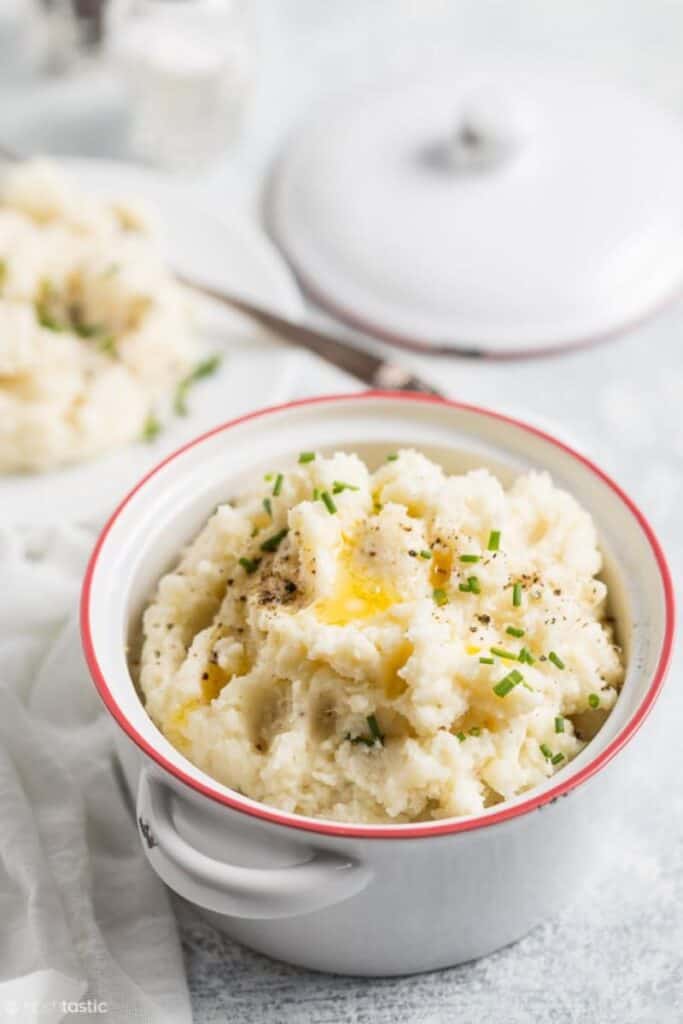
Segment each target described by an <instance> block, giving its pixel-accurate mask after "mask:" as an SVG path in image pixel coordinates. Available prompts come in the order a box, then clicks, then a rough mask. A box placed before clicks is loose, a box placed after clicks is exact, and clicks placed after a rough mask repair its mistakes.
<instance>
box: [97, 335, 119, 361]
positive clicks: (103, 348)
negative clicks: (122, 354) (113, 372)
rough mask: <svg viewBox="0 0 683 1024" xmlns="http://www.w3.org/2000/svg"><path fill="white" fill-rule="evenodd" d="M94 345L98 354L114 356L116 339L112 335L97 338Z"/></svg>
mask: <svg viewBox="0 0 683 1024" xmlns="http://www.w3.org/2000/svg"><path fill="white" fill-rule="evenodd" d="M96 345H97V348H98V349H99V350H100V352H104V353H105V355H108V356H115V355H116V338H115V337H114V335H113V334H106V335H105V336H104V338H98V340H97V342H96Z"/></svg>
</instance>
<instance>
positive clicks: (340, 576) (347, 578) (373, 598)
mask: <svg viewBox="0 0 683 1024" xmlns="http://www.w3.org/2000/svg"><path fill="white" fill-rule="evenodd" d="M352 555H353V548H352V547H351V546H350V545H348V544H346V545H345V546H344V548H343V550H342V553H341V555H340V556H339V561H338V563H337V576H336V579H335V583H334V588H333V590H332V593H331V594H330V595H329V597H324V598H321V599H320V600H319V601H317V602H316V605H315V612H316V615H317V617H318V619H319V620H320V621H321V622H324V623H325V624H326V625H328V626H346V625H348V624H349V623H350V622H356V621H357V620H358V619H369V618H371V617H372V616H373V615H377V614H379V613H380V612H385V611H387V609H388V608H391V607H392V605H395V604H398V603H399V601H400V600H401V595H400V594H399V593H398V591H397V590H396V588H395V587H393V586H392V585H391V584H390V583H387V582H386V581H384V580H381V579H380V578H378V577H376V576H370V575H368V574H366V573H363V572H361V571H360V570H359V569H358V568H356V566H354V564H353V557H352Z"/></svg>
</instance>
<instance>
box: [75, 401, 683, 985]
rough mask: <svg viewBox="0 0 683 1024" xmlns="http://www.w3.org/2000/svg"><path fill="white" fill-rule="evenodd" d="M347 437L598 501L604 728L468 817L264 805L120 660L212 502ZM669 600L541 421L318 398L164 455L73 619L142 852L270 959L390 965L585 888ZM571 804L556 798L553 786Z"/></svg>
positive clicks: (484, 933)
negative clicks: (615, 661)
mask: <svg viewBox="0 0 683 1024" xmlns="http://www.w3.org/2000/svg"><path fill="white" fill-rule="evenodd" d="M314 446H315V447H316V448H318V449H321V450H323V451H333V450H338V449H347V450H353V451H357V452H359V453H360V454H361V455H362V456H364V457H365V458H367V459H368V460H369V461H370V462H371V463H372V462H374V461H379V460H381V459H382V458H383V457H384V456H385V455H386V453H387V452H389V451H392V450H394V449H396V448H397V447H401V446H415V447H418V448H420V449H421V450H422V451H423V452H425V453H426V454H427V455H428V456H431V457H432V458H434V459H436V460H437V461H439V462H440V463H441V464H442V465H443V466H444V467H445V469H447V470H449V471H456V470H462V469H466V468H469V467H473V466H480V465H486V466H489V467H490V468H491V469H492V470H494V471H495V472H496V473H497V474H498V475H499V476H500V477H501V479H503V481H506V480H511V479H512V478H513V477H514V476H515V475H517V474H518V473H520V472H522V471H524V470H526V469H529V468H531V467H534V468H543V469H548V470H549V471H550V472H551V473H552V475H553V477H554V479H555V481H556V482H557V483H558V484H559V485H560V486H562V487H565V488H567V489H568V490H570V491H571V492H572V493H573V494H574V495H575V496H576V497H577V499H578V500H579V501H580V502H581V503H582V504H583V505H584V506H585V507H586V508H587V509H588V510H589V511H590V513H591V515H592V516H593V518H594V520H595V522H596V524H597V527H598V530H599V534H600V543H601V547H602V550H603V552H604V555H605V572H604V575H605V578H606V579H607V581H608V584H609V587H610V592H611V599H612V608H613V612H614V614H615V616H616V618H617V622H618V630H619V639H620V642H621V643H622V644H623V646H624V649H625V652H626V658H627V673H626V679H625V682H624V686H623V690H622V692H621V695H620V697H619V700H618V701H617V704H616V706H615V708H614V710H613V711H612V713H611V715H610V716H609V718H608V719H607V721H606V723H605V725H604V727H603V728H602V730H601V731H600V733H599V734H598V736H597V737H596V738H595V739H594V740H593V741H592V742H591V743H590V744H588V746H587V747H586V748H585V749H584V750H583V751H582V752H581V754H580V755H579V756H578V757H577V758H576V759H575V760H574V761H572V762H571V764H570V765H568V766H567V767H566V768H564V769H563V770H562V771H560V772H559V773H558V774H557V775H555V776H554V778H552V779H549V780H548V782H547V783H546V784H544V785H543V786H540V787H538V788H537V789H535V790H533V791H532V792H530V793H527V794H524V795H523V796H520V797H518V798H517V799H515V800H511V801H509V802H507V803H505V804H503V805H499V806H498V807H494V808H492V809H491V810H489V811H487V812H485V813H483V814H481V815H477V816H472V817H464V818H455V819H449V820H442V821H435V822H424V823H419V824H404V825H388V826H377V825H349V824H340V823H338V822H333V821H323V820H316V819H313V818H304V817H301V816H298V815H292V814H286V813H284V812H282V811H278V810H275V809H273V808H270V807H267V806H265V805H264V804H259V803H256V802H255V801H253V800H249V799H248V798H246V797H244V796H241V795H239V794H237V793H235V792H234V791H232V790H230V789H228V788H227V787H225V786H222V785H220V784H219V783H217V782H215V781H214V780H213V779H211V778H210V777H209V776H207V775H205V774H204V773H203V772H201V771H200V770H199V769H198V768H195V767H194V766H193V765H192V764H190V762H188V761H187V760H186V759H185V758H184V757H183V756H182V755H181V754H180V753H178V751H177V750H175V749H174V748H173V747H172V746H171V745H170V743H169V742H168V741H167V740H166V739H165V738H164V736H162V735H161V733H160V732H159V731H158V729H157V728H156V727H155V726H154V725H153V723H152V721H151V720H150V719H149V718H148V716H147V714H146V713H145V710H144V707H143V705H142V703H141V701H140V699H139V697H138V695H137V693H136V690H135V687H134V685H133V682H132V680H131V677H130V674H129V671H128V666H127V662H126V647H127V644H128V643H129V640H130V639H131V637H132V636H133V634H134V632H135V630H136V627H137V624H138V622H139V616H140V613H141V610H142V608H143V607H144V604H145V602H146V600H147V599H148V598H149V596H150V595H151V593H152V591H153V589H154V587H155V584H156V582H157V580H158V579H159V577H160V576H161V575H162V574H163V573H164V572H165V571H166V570H167V569H168V568H169V567H170V566H171V564H172V563H173V561H174V559H175V558H176V556H177V554H178V552H179V550H180V548H181V547H182V545H183V544H184V543H185V542H186V541H187V540H189V539H190V538H191V537H192V536H193V535H194V534H195V533H196V532H197V531H198V530H199V528H200V527H201V526H202V525H203V523H204V522H205V520H206V519H207V517H208V515H209V513H210V512H211V510H212V509H213V507H214V506H215V505H216V504H217V503H218V502H219V501H222V500H225V499H227V498H229V497H232V496H234V495H236V494H238V493H239V492H240V490H241V487H242V484H243V482H244V481H245V480H246V479H247V478H249V477H251V476H253V474H254V473H262V472H265V471H268V470H270V469H272V467H273V466H282V465H283V464H285V463H286V461H287V460H292V461H293V460H294V459H295V458H296V455H297V453H298V452H299V451H301V450H304V449H306V450H307V449H309V448H311V447H314ZM673 619H674V601H673V590H672V585H671V579H670V576H669V572H668V569H667V566H666V562H665V559H664V556H663V554H662V552H661V549H660V547H659V544H658V543H657V540H656V538H655V537H654V535H653V533H652V530H651V529H650V527H649V526H648V524H647V522H646V521H645V519H644V518H643V516H642V515H641V513H640V512H639V511H638V509H637V508H636V507H635V506H634V505H633V503H632V502H631V501H630V500H629V499H628V498H627V497H626V495H625V494H624V493H623V492H622V491H621V490H620V489H619V487H618V486H617V485H616V484H615V483H613V482H612V481H611V480H610V479H609V478H608V477H607V476H605V474H604V473H602V472H601V471H600V470H599V469H598V468H597V467H596V466H594V465H593V464H592V463H590V462H589V461H588V460H587V459H586V458H585V457H584V456H582V455H580V454H578V453H577V452H575V451H572V450H571V449H570V448H568V447H567V446H566V445H564V444H562V443H561V442H559V441H557V440H554V439H553V438H552V437H550V436H548V435H547V434H544V433H543V432H542V431H540V430H538V429H536V428H534V427H530V426H528V425H525V424H523V423H520V422H517V421H515V420H513V419H510V418H508V417H504V416H500V415H498V414H496V413H493V412H489V411H486V410H483V409H477V408H473V407H471V406H466V405H460V404H457V403H450V402H442V401H439V400H434V399H431V398H424V397H421V396H420V397H418V396H412V395H404V394H402V395H398V394H387V393H373V394H365V395H347V396H340V397H326V398H320V399H312V400H308V401H303V402H296V403H293V404H291V405H287V406H281V407H279V408H274V409H266V410H264V411H262V412H257V413H254V414H252V415H250V416H246V417H243V418H242V419H239V420H235V421H233V422H232V423H227V424H225V426H222V427H218V428H217V429H216V430H213V431H211V432H210V433H208V434H205V435H204V436H203V437H200V438H198V439H197V440H196V441H194V442H192V443H191V444H189V445H187V446H186V447H185V448H182V449H181V450H180V451H178V452H176V453H175V454H174V455H171V456H170V457H169V458H168V459H166V460H165V461H164V462H162V463H161V465H160V466H158V467H157V468H156V469H155V470H153V471H152V472H151V473H150V474H149V475H148V476H146V477H145V478H144V480H142V482H141V483H140V484H139V485H138V486H137V487H136V488H135V490H134V491H132V492H131V494H129V495H128V497H127V498H126V499H125V500H124V501H123V502H122V504H121V505H120V507H119V508H118V509H117V511H116V512H115V513H114V515H113V516H112V518H111V520H110V521H109V523H108V524H107V526H106V527H105V529H104V530H103V532H102V534H101V536H100V538H99V541H98V543H97V546H96V548H95V551H94V553H93V556H92V559H91V562H90V565H89V568H88V571H87V575H86V578H85V582H84V587H83V596H82V632H83V643H84V647H85V652H86V657H87V659H88V663H89V666H90V670H91V672H92V676H93V679H94V681H95V685H96V686H97V688H98V690H99V692H100V695H101V697H102V699H103V701H104V703H105V704H106V706H107V708H108V709H109V711H110V712H111V715H112V717H113V718H114V719H115V720H116V722H117V723H118V725H119V726H120V730H121V731H119V733H118V735H119V739H120V743H119V748H120V751H121V755H122V758H123V763H124V767H125V770H126V773H127V776H128V779H129V782H130V784H131V785H132V786H135V787H136V788H137V801H138V809H137V817H138V826H139V829H140V835H141V839H142V842H143V845H144V848H145V851H146V853H147V856H148V857H149V860H150V863H151V864H152V866H153V867H154V869H155V870H156V871H157V873H158V874H159V875H160V876H161V878H163V879H164V881H165V882H166V883H167V884H168V885H169V886H170V887H171V888H172V889H175V890H176V891H177V892H179V893H181V894H182V895H183V896H185V897H186V898H187V899H188V900H190V901H192V902H193V903H195V904H196V905H197V906H198V907H200V908H202V910H203V911H204V912H205V913H207V914H208V915H209V916H210V917H211V919H212V920H213V921H214V923H216V924H217V925H218V926H219V927H221V928H223V929H224V930H225V931H227V932H228V933H229V934H230V935H232V936H233V937H235V938H237V939H239V940H240V941H243V942H244V943H245V944H247V945H248V946H251V947H253V948H254V949H257V950H260V951H261V952H264V953H266V954H269V955H270V956H274V957H277V958H280V959H283V960H289V961H291V962H293V963H297V964H302V965H305V966H307V967H312V968H316V969H320V970H326V971H335V972H339V973H351V974H369V975H389V974H402V973H407V972H411V971H423V970H429V969H433V968H437V967H443V966H446V965H450V964H456V963H460V962H461V961H464V960H468V959H471V958H473V957H477V956H481V955H482V954H485V953H489V952H491V951H492V950H494V949H497V948H498V947H500V946H502V945H504V944H506V943H508V942H511V941H513V940H514V939H517V938H519V937H520V936H521V935H523V934H524V933H525V932H526V931H528V930H529V929H530V928H531V927H533V925H535V924H536V923H537V922H539V921H540V920H542V919H546V918H547V917H548V915H550V914H552V913H553V912H554V911H555V910H556V909H558V908H559V907H560V906H566V904H567V901H568V899H569V898H570V897H571V896H572V895H574V894H575V893H577V892H578V889H579V886H580V883H581V880H582V879H584V878H585V874H586V867H587V865H589V864H591V863H592V860H593V851H594V850H595V848H596V846H597V845H599V843H600V839H601V824H602V822H603V816H604V815H605V814H607V813H609V811H610V809H611V808H612V807H613V806H614V805H615V804H618V802H619V786H620V784H621V783H622V782H623V773H621V774H620V772H619V765H620V763H621V762H622V758H621V757H619V758H616V761H615V762H613V759H614V758H615V755H616V754H618V753H619V751H620V750H621V749H622V747H623V746H624V745H625V744H626V742H627V741H628V740H630V739H631V737H632V736H633V735H634V734H635V733H636V732H637V730H638V728H639V726H640V725H641V724H642V722H643V720H644V718H645V716H646V715H647V713H648V711H649V710H650V708H651V707H652V704H653V702H654V700H655V698H656V697H657V694H658V692H659V689H660V687H661V686H662V683H663V680H664V675H665V671H666V668H667V663H668V660H669V655H670V652H671V646H672V636H673ZM560 798H562V799H560Z"/></svg>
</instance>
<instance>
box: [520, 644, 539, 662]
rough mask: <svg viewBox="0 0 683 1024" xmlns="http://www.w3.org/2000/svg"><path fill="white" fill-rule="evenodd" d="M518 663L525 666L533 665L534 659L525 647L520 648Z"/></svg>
mask: <svg viewBox="0 0 683 1024" xmlns="http://www.w3.org/2000/svg"><path fill="white" fill-rule="evenodd" d="M517 658H518V660H519V661H521V662H523V663H524V664H525V665H533V663H534V662H535V661H536V659H535V658H534V657H533V656H532V654H531V651H530V650H529V649H528V648H527V647H522V649H521V651H520V652H519V654H518V655H517Z"/></svg>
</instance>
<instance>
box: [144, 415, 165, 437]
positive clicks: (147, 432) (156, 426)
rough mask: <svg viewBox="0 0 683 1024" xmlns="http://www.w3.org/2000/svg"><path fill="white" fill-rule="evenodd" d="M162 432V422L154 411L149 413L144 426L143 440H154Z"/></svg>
mask: <svg viewBox="0 0 683 1024" xmlns="http://www.w3.org/2000/svg"><path fill="white" fill-rule="evenodd" d="M160 433H161V423H160V421H159V420H158V418H157V417H156V416H155V415H154V413H153V412H151V413H149V415H148V416H147V419H146V420H145V422H144V425H143V427H142V440H143V441H153V440H154V438H155V437H158V436H159V434H160Z"/></svg>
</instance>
